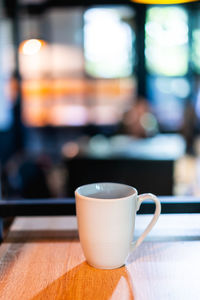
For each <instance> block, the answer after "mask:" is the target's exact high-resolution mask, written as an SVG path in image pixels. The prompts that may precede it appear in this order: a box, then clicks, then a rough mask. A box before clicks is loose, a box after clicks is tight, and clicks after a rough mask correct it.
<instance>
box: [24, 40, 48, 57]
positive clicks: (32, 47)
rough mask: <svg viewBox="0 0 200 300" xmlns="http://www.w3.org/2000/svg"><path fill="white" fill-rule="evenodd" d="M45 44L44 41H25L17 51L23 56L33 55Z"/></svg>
mask: <svg viewBox="0 0 200 300" xmlns="http://www.w3.org/2000/svg"><path fill="white" fill-rule="evenodd" d="M45 44H46V43H45V41H43V40H39V39H30V40H26V41H23V42H22V43H21V44H20V46H19V51H20V53H22V54H24V55H35V54H37V53H38V52H39V51H40V50H41V48H42V47H43V46H44V45H45Z"/></svg>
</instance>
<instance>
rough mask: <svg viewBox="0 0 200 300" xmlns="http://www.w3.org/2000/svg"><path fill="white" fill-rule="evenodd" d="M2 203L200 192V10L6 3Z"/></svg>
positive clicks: (2, 23)
mask: <svg viewBox="0 0 200 300" xmlns="http://www.w3.org/2000/svg"><path fill="white" fill-rule="evenodd" d="M0 3H1V7H0V62H1V68H0V95H1V99H0V101H1V105H0V144H1V147H0V163H1V195H2V198H3V199H23V198H25V199H37V198H59V197H73V196H74V190H75V188H76V187H78V186H80V185H82V184H86V183H91V182H101V181H110V182H115V181H116V182H122V183H126V184H130V185H133V186H135V187H137V189H138V191H139V192H140V193H141V192H146V191H149V190H151V191H152V192H154V193H156V194H157V195H191V196H198V195H199V194H200V189H199V182H200V175H199V174H200V160H199V155H200V138H199V136H200V79H199V78H200V77H199V76H200V54H199V53H200V5H199V3H198V2H192V3H182V4H175V5H169V4H168V5H167V4H166V5H155V4H149V5H148V4H140V3H134V2H130V1H114V0H110V1H109V0H108V1H107V0H104V1H92V0H91V1H81V0H76V1H61V0H59V1H48V0H37V1H33V0H18V1H1V2H0Z"/></svg>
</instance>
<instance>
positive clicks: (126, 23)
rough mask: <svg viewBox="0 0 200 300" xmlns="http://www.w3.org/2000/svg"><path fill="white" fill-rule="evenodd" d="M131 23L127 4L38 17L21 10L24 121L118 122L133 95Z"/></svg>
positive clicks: (37, 124)
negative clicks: (22, 12) (25, 13)
mask: <svg viewBox="0 0 200 300" xmlns="http://www.w3.org/2000/svg"><path fill="white" fill-rule="evenodd" d="M108 23H109V24H108ZM108 25H109V26H108ZM133 25H134V12H133V10H132V9H131V7H128V6H113V7H110V6H109V7H106V6H105V7H104V6H102V7H99V8H90V9H87V10H84V9H83V8H81V7H76V8H70V9H69V8H62V9H60V8H51V9H47V10H46V11H45V12H44V13H43V15H42V17H41V16H37V15H33V16H29V15H23V14H22V16H21V18H20V32H21V37H20V41H21V46H20V48H19V58H20V72H21V75H22V119H23V122H24V124H25V125H26V126H28V127H45V126H54V127H68V126H73V127H78V126H86V125H89V124H92V125H98V126H99V125H109V126H110V125H111V126H112V125H116V124H117V123H119V122H120V121H121V119H122V116H123V113H124V111H126V110H127V107H129V106H130V105H131V103H132V101H133V98H134V93H135V80H134V77H133V65H134V62H135V60H134V56H135V52H134V40H135V36H134V30H133ZM63 28H64V29H65V30H63ZM88 75H89V76H88Z"/></svg>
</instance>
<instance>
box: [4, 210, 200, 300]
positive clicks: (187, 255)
mask: <svg viewBox="0 0 200 300" xmlns="http://www.w3.org/2000/svg"><path fill="white" fill-rule="evenodd" d="M149 218H150V216H138V222H137V225H138V226H137V234H139V233H140V232H141V231H142V229H143V228H144V227H145V224H146V223H147V222H148V219H149ZM76 226H77V225H76V219H75V218H72V217H71V218H70V219H69V218H64V217H59V218H30V219H29V218H17V219H16V220H15V222H14V224H13V226H12V227H11V230H10V233H9V235H8V237H7V239H6V240H5V242H4V243H3V244H2V245H1V247H0V299H2V300H12V299H13V300H40V299H53V300H54V299H55V300H61V299H67V300H68V299H69V300H71V299H73V300H82V299H84V300H90V299H91V300H99V299H100V300H104V299H105V300H108V299H114V300H115V299H120V300H126V299H134V300H151V299H152V300H157V299H158V300H165V299H166V300H168V299H170V300H171V299H172V300H173V299H175V300H176V299H180V300H185V299H192V300H193V299H194V300H196V299H199V295H200V284H199V283H200V231H199V230H200V215H198V214H197V215H178V216H176V215H173V216H172V215H162V216H161V217H160V221H159V223H158V224H157V225H156V228H155V229H154V230H153V231H152V233H151V235H150V236H149V238H148V240H147V241H146V242H144V243H143V244H142V245H141V246H140V247H139V248H138V249H137V250H136V251H135V252H134V253H133V254H131V255H130V257H129V259H128V261H127V264H126V266H124V267H122V268H119V269H116V270H96V269H94V268H92V267H90V266H89V265H88V264H87V263H86V262H85V258H84V255H83V252H82V249H81V246H80V243H79V241H78V239H77V232H76ZM167 228H168V230H167ZM66 229H69V231H70V232H71V233H70V235H68V230H66ZM36 232H37V233H38V234H36ZM59 232H61V233H60V235H59V237H58V238H56V237H57V235H58V234H59ZM73 232H74V236H73V235H72V233H73ZM47 233H48V234H47ZM65 233H66V235H65ZM184 233H185V235H184ZM44 234H47V235H46V236H44ZM190 234H191V235H190ZM160 238H161V239H160Z"/></svg>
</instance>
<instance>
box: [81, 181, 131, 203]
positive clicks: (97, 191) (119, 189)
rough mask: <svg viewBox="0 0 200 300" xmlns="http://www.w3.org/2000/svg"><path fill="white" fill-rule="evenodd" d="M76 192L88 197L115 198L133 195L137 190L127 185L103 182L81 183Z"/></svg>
mask: <svg viewBox="0 0 200 300" xmlns="http://www.w3.org/2000/svg"><path fill="white" fill-rule="evenodd" d="M77 193H78V194H79V195H81V196H85V197H89V198H96V199H117V198H125V197H128V196H131V195H134V194H135V193H137V191H136V190H135V189H134V188H133V187H132V186H129V185H125V184H121V183H112V182H105V183H93V184H87V185H83V186H81V187H79V188H78V189H77Z"/></svg>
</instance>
